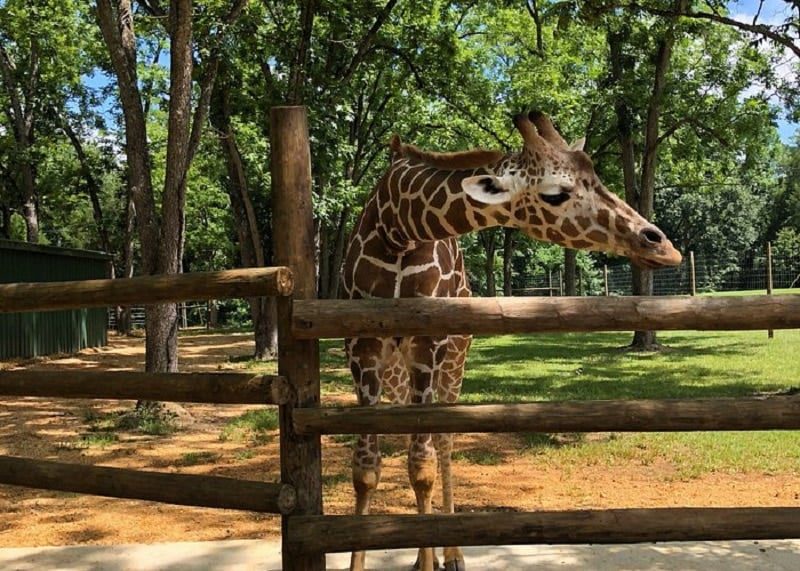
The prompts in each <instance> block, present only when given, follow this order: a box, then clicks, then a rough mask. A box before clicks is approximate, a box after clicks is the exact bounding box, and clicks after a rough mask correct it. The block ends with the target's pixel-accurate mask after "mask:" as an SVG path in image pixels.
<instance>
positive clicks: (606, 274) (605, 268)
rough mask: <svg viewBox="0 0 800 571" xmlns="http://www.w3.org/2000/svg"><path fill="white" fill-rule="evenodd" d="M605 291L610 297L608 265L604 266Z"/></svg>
mask: <svg viewBox="0 0 800 571" xmlns="http://www.w3.org/2000/svg"><path fill="white" fill-rule="evenodd" d="M603 291H604V292H605V294H606V297H608V264H603Z"/></svg>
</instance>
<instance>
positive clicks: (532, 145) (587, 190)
mask: <svg viewBox="0 0 800 571" xmlns="http://www.w3.org/2000/svg"><path fill="white" fill-rule="evenodd" d="M514 123H515V126H516V127H517V129H518V130H519V132H520V134H521V135H522V139H523V141H524V145H523V147H522V149H521V150H520V151H519V152H518V153H510V154H504V153H501V152H496V151H488V150H473V151H466V152H461V153H432V152H427V151H424V150H421V149H419V148H417V147H414V146H413V145H406V144H403V143H402V142H401V141H400V139H399V137H398V136H397V135H395V136H394V137H393V138H392V141H391V143H390V147H391V151H392V159H391V164H390V166H389V168H388V170H387V171H386V172H385V173H384V175H383V176H382V178H381V179H380V180H379V182H378V183H377V185H376V187H375V189H374V191H373V192H372V194H371V195H370V196H369V198H368V200H367V202H366V205H365V207H364V210H363V212H362V213H361V216H360V218H359V219H358V221H357V223H356V225H355V227H354V229H353V232H352V234H351V236H350V239H349V242H348V246H347V253H346V255H345V261H344V264H343V266H342V283H343V290H344V291H343V295H344V297H346V298H350V299H361V298H370V297H387V298H397V297H415V296H434V297H468V296H470V295H471V292H470V288H469V284H468V283H467V276H466V273H465V270H464V256H463V254H462V252H461V251H460V250H459V246H458V239H457V237H458V236H460V235H462V234H466V233H468V232H472V231H475V230H481V229H484V228H490V227H493V226H506V227H512V228H518V229H520V230H521V231H523V232H524V233H526V234H527V235H529V236H531V237H533V238H535V239H539V240H543V241H546V242H552V243H556V244H560V245H562V246H566V247H571V248H576V249H582V250H597V251H605V252H612V253H615V254H621V255H624V256H627V257H629V258H630V259H631V260H632V261H633V262H634V263H636V264H639V265H641V266H646V267H651V268H657V267H662V266H668V265H676V264H678V263H680V261H681V255H680V253H678V251H677V250H675V248H674V247H673V246H672V243H671V242H670V241H669V240H668V239H667V238H666V236H665V235H664V233H663V232H661V230H659V229H658V228H656V227H655V226H654V225H653V224H651V223H650V222H648V221H647V220H645V219H644V218H642V217H641V216H640V215H639V214H638V213H637V212H636V211H635V210H633V209H632V208H631V207H630V206H628V205H627V204H625V202H623V201H622V200H621V199H619V198H618V197H617V196H616V195H614V194H613V193H611V192H610V191H608V190H607V189H606V188H605V186H603V184H602V183H601V182H600V180H599V178H598V177H597V175H596V174H595V172H594V168H593V165H592V161H591V159H590V158H589V156H588V155H587V154H586V153H584V152H583V150H582V149H583V144H584V143H583V140H579V141H576V142H575V143H573V144H572V145H568V144H567V143H566V142H565V141H564V139H563V138H562V137H561V135H560V134H559V133H558V131H557V130H556V129H555V128H554V127H553V124H552V123H551V121H550V120H549V118H548V117H547V116H545V115H544V114H542V113H538V112H533V113H531V114H529V115H525V114H520V115H517V116H516V117H515V118H514ZM470 343H471V337H470V336H467V335H450V336H443V337H422V336H418V337H404V338H353V339H346V340H345V349H346V353H347V357H348V362H349V366H350V370H351V372H352V375H353V379H354V382H355V390H356V395H357V398H358V402H359V404H360V405H362V406H374V405H377V404H378V403H379V402H380V401H381V398H382V396H383V397H386V398H388V400H390V401H391V402H392V403H398V404H429V403H432V402H436V401H438V402H442V403H454V402H456V400H457V399H458V397H459V394H460V392H461V381H462V378H463V376H464V365H465V363H466V354H467V351H468V349H469V346H470ZM451 451H452V435H449V434H448V435H438V436H437V437H433V436H432V435H431V434H413V435H411V437H410V443H409V448H408V475H409V480H410V483H411V487H412V488H413V490H414V494H415V496H416V501H417V510H418V512H419V513H432V501H431V499H432V491H433V487H434V485H435V481H436V478H437V465H438V468H439V469H440V470H441V475H442V497H443V500H442V511H443V512H444V513H453V512H454V503H453V492H452V478H451V465H450V462H451V458H450V457H451ZM380 472H381V458H380V449H379V446H378V435H375V434H362V435H359V436H358V439H357V441H356V444H355V446H354V451H353V487H354V489H355V494H356V507H355V510H356V513H358V514H366V513H369V508H370V502H371V499H372V496H373V494H374V492H375V490H376V488H377V486H378V483H379V481H380ZM364 564H365V554H364V552H363V551H362V552H355V553H353V554H352V557H351V563H350V569H351V570H352V571H362V570H363V569H364ZM444 564H445V570H446V571H465V569H466V567H465V563H464V558H463V554H462V552H461V549H460V548H458V547H448V548H445V549H444ZM415 568H417V569H420V570H422V571H433V569H435V568H438V560H436V557H435V554H434V550H433V548H431V547H428V548H421V549H420V550H419V554H418V557H417V562H416V563H415Z"/></svg>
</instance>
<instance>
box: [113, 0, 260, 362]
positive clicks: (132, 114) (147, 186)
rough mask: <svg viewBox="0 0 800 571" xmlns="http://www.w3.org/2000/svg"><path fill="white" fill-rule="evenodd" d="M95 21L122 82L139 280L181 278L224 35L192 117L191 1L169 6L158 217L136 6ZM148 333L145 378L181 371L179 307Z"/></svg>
mask: <svg viewBox="0 0 800 571" xmlns="http://www.w3.org/2000/svg"><path fill="white" fill-rule="evenodd" d="M245 4H246V0H238V1H237V2H235V3H234V4H233V6H232V7H231V10H230V11H229V13H228V15H227V16H226V18H225V22H224V24H226V25H225V26H222V27H221V28H220V29H221V30H223V31H224V30H226V29H228V28H229V26H228V25H229V24H232V23H233V22H235V20H236V19H237V18H238V16H239V15H240V14H241V11H242V9H243V8H244V5H245ZM97 19H98V23H99V25H100V30H101V32H102V35H103V39H104V41H105V44H106V47H107V48H108V52H109V55H110V58H111V63H112V67H113V69H114V74H115V76H116V78H117V87H118V88H119V93H120V101H121V103H122V110H123V116H124V119H125V152H126V156H127V159H128V160H127V166H128V185H129V188H130V192H131V197H132V201H133V204H134V206H135V208H136V223H137V224H136V225H137V229H138V233H139V241H140V243H141V248H142V266H143V267H142V273H144V274H145V275H152V274H161V273H164V274H175V273H179V272H180V270H181V258H182V251H183V242H184V235H185V233H184V225H185V221H184V218H185V202H186V177H187V174H188V171H189V167H190V166H191V161H192V158H193V156H194V153H195V151H196V149H197V146H198V145H199V142H200V134H201V132H202V129H203V124H204V122H205V118H206V115H207V113H208V106H209V100H210V97H211V91H212V88H213V85H214V81H215V79H216V74H217V67H218V62H219V51H220V49H221V48H220V46H221V44H222V38H221V34H222V33H223V32H218V33H217V34H216V35H215V36H213V37H211V38H210V40H209V41H210V42H211V53H210V55H208V56H207V58H206V61H205V62H204V66H203V69H202V70H201V71H202V73H200V74H199V76H200V79H199V81H198V83H199V98H198V103H197V105H196V106H195V107H194V112H193V110H192V85H193V82H192V75H193V72H194V62H193V41H192V39H193V38H192V34H193V27H192V1H191V0H171V1H170V8H169V13H168V19H167V32H168V34H169V37H170V69H169V73H170V86H169V109H168V119H167V125H168V133H167V160H166V173H165V177H164V188H163V192H162V199H161V208H160V213H159V212H158V211H157V209H156V203H155V196H154V192H153V184H152V172H151V158H150V147H149V142H148V138H147V123H146V115H145V107H144V106H143V103H142V94H141V92H140V89H139V83H138V80H137V74H136V66H137V54H136V35H135V32H134V12H133V10H132V4H131V0H97ZM145 326H146V328H147V340H146V348H147V356H146V367H147V371H149V372H164V371H177V369H178V337H177V333H178V309H177V306H175V305H174V304H170V305H154V306H149V307H147V308H146V323H145Z"/></svg>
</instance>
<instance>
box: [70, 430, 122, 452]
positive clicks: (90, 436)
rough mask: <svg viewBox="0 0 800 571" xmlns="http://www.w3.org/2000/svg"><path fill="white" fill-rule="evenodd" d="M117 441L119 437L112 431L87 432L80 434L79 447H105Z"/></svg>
mask: <svg viewBox="0 0 800 571" xmlns="http://www.w3.org/2000/svg"><path fill="white" fill-rule="evenodd" d="M117 442H119V437H118V436H117V435H116V434H114V433H113V432H106V431H102V432H87V433H86V434H81V437H80V440H79V444H78V447H79V448H105V447H106V446H111V445H112V444H116V443H117Z"/></svg>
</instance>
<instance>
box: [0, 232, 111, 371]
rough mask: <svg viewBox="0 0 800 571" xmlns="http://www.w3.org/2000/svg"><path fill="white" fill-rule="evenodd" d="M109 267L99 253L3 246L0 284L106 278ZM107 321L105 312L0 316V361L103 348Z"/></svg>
mask: <svg viewBox="0 0 800 571" xmlns="http://www.w3.org/2000/svg"><path fill="white" fill-rule="evenodd" d="M110 264H111V256H109V255H107V254H102V253H100V252H90V251H86V250H70V249H67V248H54V247H51V246H39V245H34V244H27V243H25V242H13V241H8V240H0V283H13V282H55V281H68V280H87V279H100V278H106V277H108V274H109V267H110ZM107 321H108V312H107V310H106V309H104V308H97V309H75V310H67V311H46V312H26V313H0V360H3V359H12V358H20V357H21V358H27V357H40V356H43V355H52V354H54V353H75V352H77V351H80V350H81V349H85V348H87V347H102V346H103V345H106V344H107V342H108V336H107V332H106V329H107V327H106V326H107Z"/></svg>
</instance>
